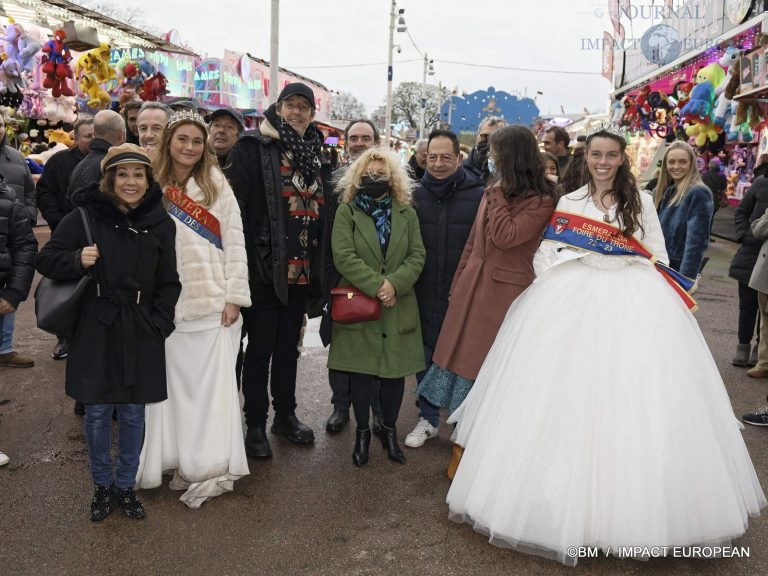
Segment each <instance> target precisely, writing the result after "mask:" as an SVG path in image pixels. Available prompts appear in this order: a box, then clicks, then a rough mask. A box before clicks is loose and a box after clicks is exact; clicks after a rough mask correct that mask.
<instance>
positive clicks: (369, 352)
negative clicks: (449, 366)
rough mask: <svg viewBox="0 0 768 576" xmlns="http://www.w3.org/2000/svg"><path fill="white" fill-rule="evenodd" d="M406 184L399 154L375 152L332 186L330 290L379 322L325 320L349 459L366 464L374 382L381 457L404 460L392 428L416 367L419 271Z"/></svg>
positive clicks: (420, 357) (420, 360)
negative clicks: (362, 301)
mask: <svg viewBox="0 0 768 576" xmlns="http://www.w3.org/2000/svg"><path fill="white" fill-rule="evenodd" d="M411 186H412V185H411V181H410V179H409V178H408V175H407V173H406V172H405V170H404V169H403V168H402V166H401V165H400V157H399V156H398V155H397V154H395V153H393V152H390V151H387V150H383V149H380V148H375V149H371V150H368V151H366V152H364V153H363V154H362V155H361V156H360V158H358V159H357V160H356V161H355V163H354V164H352V165H351V166H350V167H349V169H348V170H347V171H346V173H345V174H344V177H343V178H342V179H341V181H340V182H339V189H340V190H341V194H340V206H339V208H338V210H337V211H336V219H335V222H334V225H333V234H332V236H331V248H332V251H333V263H334V265H335V267H336V269H337V270H338V272H339V274H340V275H341V280H340V281H339V282H338V284H337V285H338V286H350V285H351V286H354V287H355V288H357V289H358V290H360V291H361V292H364V293H365V294H366V295H368V296H370V297H372V298H378V300H379V301H380V302H381V318H380V319H379V320H373V321H369V322H358V323H355V324H338V323H336V322H334V323H333V326H332V334H331V346H330V352H329V354H328V368H331V369H333V370H341V371H344V372H349V373H351V378H352V380H351V383H352V384H351V395H352V408H353V410H354V413H355V420H356V421H357V433H356V437H355V449H354V453H353V454H352V461H353V462H354V463H355V465H356V466H363V465H364V464H365V463H366V462H368V447H369V445H370V442H371V430H370V428H369V427H368V414H369V412H370V407H371V386H372V384H373V383H374V382H375V381H376V380H377V379H378V380H379V381H380V383H381V411H382V420H383V424H384V425H383V426H382V430H381V435H380V437H381V442H382V444H383V446H384V448H385V449H386V450H387V455H388V456H389V458H390V459H391V460H394V461H396V462H401V463H402V462H405V455H404V454H403V452H402V451H401V450H400V446H399V445H398V443H397V432H396V423H397V416H398V413H399V412H400V404H401V403H402V401H403V391H404V388H405V376H407V375H409V374H415V373H416V372H419V371H421V370H423V369H424V354H423V351H422V342H421V327H420V325H419V309H418V305H417V304H416V295H415V294H414V292H413V285H414V284H415V283H416V280H418V278H419V275H420V274H421V269H422V267H423V266H424V257H425V252H424V245H423V243H422V241H421V231H420V230H419V221H418V218H417V217H416V211H415V210H414V209H413V208H412V207H411V206H410V203H411Z"/></svg>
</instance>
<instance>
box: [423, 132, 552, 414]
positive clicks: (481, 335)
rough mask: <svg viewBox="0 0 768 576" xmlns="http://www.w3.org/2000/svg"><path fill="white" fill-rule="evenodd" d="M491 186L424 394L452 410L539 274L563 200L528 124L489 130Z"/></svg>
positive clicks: (457, 278) (466, 252) (455, 283)
mask: <svg viewBox="0 0 768 576" xmlns="http://www.w3.org/2000/svg"><path fill="white" fill-rule="evenodd" d="M488 165H489V169H490V170H491V172H492V174H493V176H494V178H495V179H496V183H494V184H492V185H491V186H489V187H488V189H487V190H486V192H485V199H484V201H482V202H481V203H480V208H479V210H478V212H477V217H476V218H475V223H474V225H473V227H472V231H471V232H470V234H469V239H468V240H467V244H466V246H465V247H464V253H463V254H462V256H461V260H460V262H459V267H458V269H457V270H456V275H455V276H454V279H453V285H452V286H451V292H450V303H449V306H448V312H447V314H446V317H445V322H443V326H442V328H441V330H440V337H439V338H438V341H437V347H436V348H435V353H434V356H433V364H432V366H431V367H430V369H429V371H428V372H427V374H426V375H425V376H424V379H423V380H422V381H421V383H420V384H419V387H418V393H419V394H420V395H421V396H423V397H424V398H425V399H426V400H427V401H428V402H430V403H431V404H434V405H435V406H444V407H446V408H448V411H449V412H453V411H454V410H455V409H456V408H457V407H458V406H459V404H461V402H462V401H463V400H464V398H465V397H466V396H467V394H468V393H469V391H470V389H471V388H472V383H473V382H474V380H475V378H476V377H477V373H478V372H479V370H480V367H481V366H482V364H483V360H484V359H485V356H486V354H487V353H488V351H489V350H490V349H491V345H492V344H493V341H494V339H495V338H496V333H497V332H498V330H499V327H500V326H501V323H502V321H503V320H504V316H505V314H506V313H507V309H508V308H509V306H510V304H512V302H513V301H514V300H515V298H517V297H518V296H519V295H520V294H521V293H522V292H523V291H524V290H525V289H526V288H527V287H528V286H529V285H530V284H531V283H532V282H533V279H534V272H533V254H534V252H536V248H537V247H538V245H539V241H540V239H541V234H542V232H543V231H544V227H545V226H546V224H547V222H548V221H549V218H550V216H551V215H552V211H553V210H554V203H555V200H556V198H557V191H556V187H555V184H554V183H553V182H550V181H549V180H547V178H546V177H545V174H544V165H543V163H542V161H541V157H540V155H539V150H538V146H537V143H536V138H535V137H534V136H533V133H531V131H530V130H528V129H527V128H524V127H522V126H507V127H505V128H502V129H500V130H498V131H496V132H495V133H494V134H493V135H492V136H491V149H490V153H489V156H488Z"/></svg>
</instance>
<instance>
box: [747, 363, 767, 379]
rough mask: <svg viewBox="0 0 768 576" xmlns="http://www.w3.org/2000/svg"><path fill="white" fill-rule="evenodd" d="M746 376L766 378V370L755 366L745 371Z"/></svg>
mask: <svg viewBox="0 0 768 576" xmlns="http://www.w3.org/2000/svg"><path fill="white" fill-rule="evenodd" d="M747 376H749V377H750V378H768V370H766V369H765V368H758V367H757V366H755V367H754V368H750V369H749V370H747Z"/></svg>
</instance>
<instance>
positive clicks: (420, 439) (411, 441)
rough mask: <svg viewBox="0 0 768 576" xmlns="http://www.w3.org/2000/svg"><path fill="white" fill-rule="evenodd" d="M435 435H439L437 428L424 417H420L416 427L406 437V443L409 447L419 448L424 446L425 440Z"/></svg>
mask: <svg viewBox="0 0 768 576" xmlns="http://www.w3.org/2000/svg"><path fill="white" fill-rule="evenodd" d="M435 436H437V428H436V427H435V426H432V424H430V423H429V422H428V421H426V420H425V419H424V418H419V422H418V423H417V424H416V427H415V428H414V429H413V431H412V432H411V433H410V434H408V436H406V437H405V445H406V446H408V448H418V447H419V446H424V442H426V441H427V440H429V439H430V438H434V437H435Z"/></svg>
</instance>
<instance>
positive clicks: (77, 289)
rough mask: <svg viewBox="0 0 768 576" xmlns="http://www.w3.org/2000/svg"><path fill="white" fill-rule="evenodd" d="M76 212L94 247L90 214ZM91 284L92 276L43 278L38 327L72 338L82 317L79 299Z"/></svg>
mask: <svg viewBox="0 0 768 576" xmlns="http://www.w3.org/2000/svg"><path fill="white" fill-rule="evenodd" d="M77 210H78V211H79V212H80V216H81V217H82V219H83V226H84V227H85V237H86V238H87V239H88V246H93V238H92V236H91V225H90V223H89V221H88V213H87V212H86V211H85V209H84V208H82V207H78V208H77ZM90 282H91V275H90V273H89V274H86V275H85V276H83V277H82V278H80V279H78V280H52V279H51V278H46V277H45V276H43V277H42V278H41V279H40V283H39V284H38V285H37V289H36V290H35V316H36V317H37V327H38V328H40V329H41V330H45V331H46V332H50V333H51V334H55V335H56V336H58V337H59V338H71V337H72V336H73V335H74V333H75V327H76V326H77V321H78V317H79V315H80V300H82V297H83V294H84V293H85V290H86V288H87V287H88V284H90Z"/></svg>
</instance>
